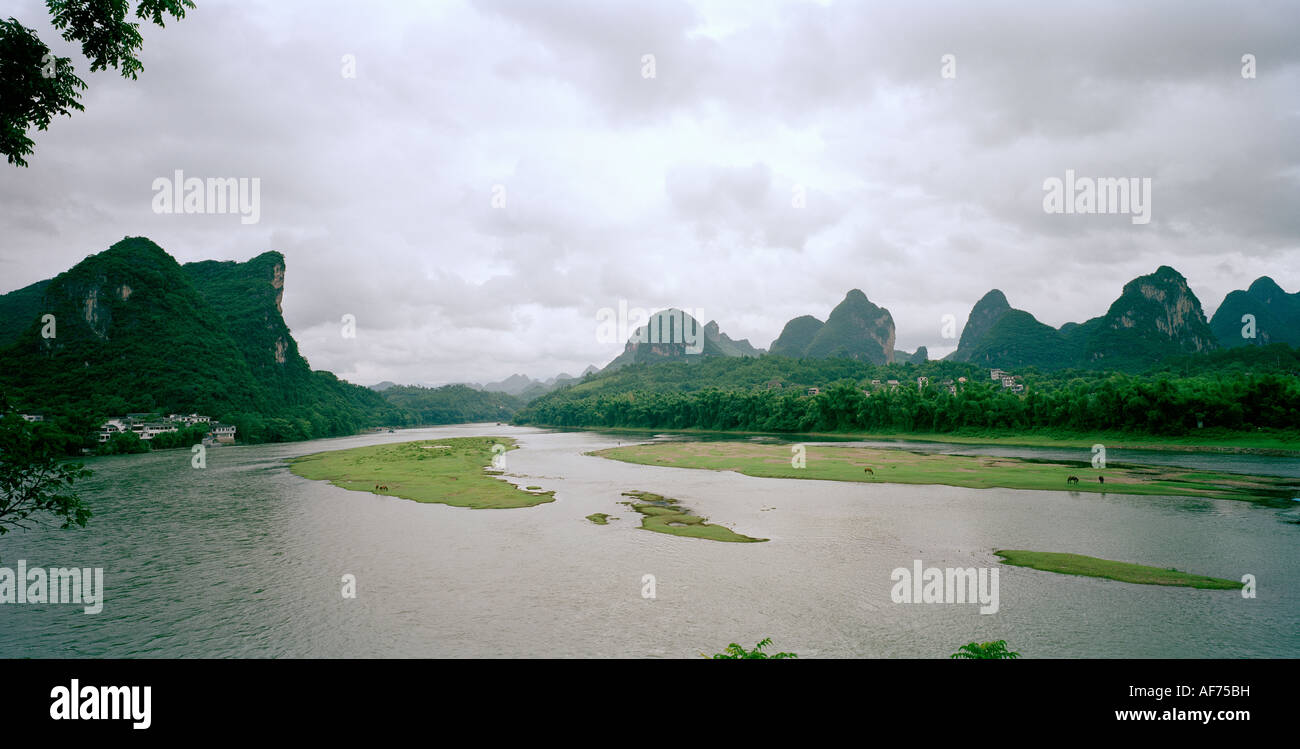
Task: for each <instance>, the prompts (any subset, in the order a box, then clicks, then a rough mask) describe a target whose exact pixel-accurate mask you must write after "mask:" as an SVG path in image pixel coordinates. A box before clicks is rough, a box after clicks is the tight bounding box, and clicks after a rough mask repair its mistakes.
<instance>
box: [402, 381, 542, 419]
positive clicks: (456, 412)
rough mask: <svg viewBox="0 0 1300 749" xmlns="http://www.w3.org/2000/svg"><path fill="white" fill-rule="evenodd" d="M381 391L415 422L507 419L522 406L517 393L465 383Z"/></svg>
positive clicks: (404, 387) (412, 386)
mask: <svg viewBox="0 0 1300 749" xmlns="http://www.w3.org/2000/svg"><path fill="white" fill-rule="evenodd" d="M382 393H383V397H384V398H385V399H386V400H387V401H388V402H389V403H391V404H393V405H394V406H396V407H398V408H401V409H402V410H404V411H406V412H408V413H409V414H411V417H412V419H413V421H414V423H416V424H465V423H469V422H475V421H510V420H511V419H513V418H514V416H515V414H516V413H517V412H518V411H519V409H520V407H522V406H523V401H522V400H521V399H520V398H519V397H517V396H514V395H511V394H509V393H501V392H491V391H484V390H475V389H474V388H472V387H469V386H468V385H444V386H442V387H438V388H426V387H418V386H414V385H391V386H389V387H386V388H384V390H383V391H382Z"/></svg>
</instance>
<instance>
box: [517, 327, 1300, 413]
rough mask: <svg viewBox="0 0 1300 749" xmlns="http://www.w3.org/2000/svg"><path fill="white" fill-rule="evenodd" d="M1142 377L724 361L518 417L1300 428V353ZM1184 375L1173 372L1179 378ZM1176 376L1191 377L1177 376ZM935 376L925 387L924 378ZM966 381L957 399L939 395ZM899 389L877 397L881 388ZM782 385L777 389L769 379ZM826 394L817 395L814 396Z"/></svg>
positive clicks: (660, 371) (631, 374) (1185, 366)
mask: <svg viewBox="0 0 1300 749" xmlns="http://www.w3.org/2000/svg"><path fill="white" fill-rule="evenodd" d="M1162 367H1163V368H1164V369H1162V370H1161V371H1153V372H1149V373H1146V374H1140V375H1132V374H1124V373H1115V372H1099V371H1090V370H1089V371H1084V370H1070V371H1065V372H1050V373H1044V372H1039V371H1037V370H1034V369H1027V370H1025V371H1024V372H1017V374H1021V375H1022V376H1023V383H1024V385H1025V391H1024V392H1023V393H1014V392H1012V391H1010V390H1008V389H1004V388H1002V387H1001V386H1000V384H998V383H994V382H992V381H991V380H990V379H989V375H988V370H986V369H982V368H979V367H977V366H975V365H971V364H965V363H959V362H927V363H925V364H919V365H918V364H910V363H909V364H890V365H885V366H872V365H870V364H866V363H862V362H855V361H851V360H847V359H826V360H810V359H799V360H795V359H787V358H785V357H779V356H765V357H762V358H759V359H712V360H705V361H702V362H699V363H698V364H694V365H687V364H675V363H666V364H658V365H653V366H647V365H636V366H631V367H627V368H625V369H624V370H621V371H619V372H616V373H610V374H605V375H601V376H598V377H594V378H591V379H590V380H588V381H587V382H584V383H582V384H579V385H576V386H573V387H569V388H564V389H561V390H558V391H556V392H553V393H550V394H548V395H545V396H543V397H541V398H539V399H537V400H536V401H533V402H532V403H531V404H529V406H528V407H527V408H525V409H524V410H523V411H521V412H520V414H519V416H518V417H517V421H519V422H520V423H527V424H541V425H552V426H575V427H576V426H602V427H647V428H656V429H710V430H747V431H768V432H834V431H854V432H937V433H949V432H956V431H962V430H987V429H1008V430H1012V429H1014V430H1024V429H1033V428H1043V429H1057V430H1063V431H1074V432H1088V431H1098V430H1124V431H1131V432H1136V433H1143V434H1152V435H1184V434H1188V433H1189V432H1192V431H1195V430H1198V429H1202V428H1204V429H1222V430H1232V431H1244V430H1256V429H1268V430H1295V429H1296V425H1297V424H1300V380H1297V377H1296V373H1297V372H1300V351H1297V350H1296V349H1293V348H1290V347H1288V346H1285V345H1282V344H1279V345H1275V346H1271V347H1263V348H1253V347H1250V348H1240V349H1233V350H1229V351H1222V352H1217V353H1215V354H1213V355H1210V356H1200V357H1186V358H1184V359H1179V360H1170V361H1169V362H1167V363H1166V364H1164V365H1162ZM1170 368H1172V371H1171V369H1170ZM1174 372H1178V373H1179V374H1175V373H1174ZM922 376H924V377H928V378H929V382H928V384H927V385H926V386H925V387H924V388H921V387H918V384H917V377H922ZM960 376H965V377H967V378H968V382H967V383H965V384H964V385H963V386H960V387H959V389H958V392H957V393H956V394H952V393H950V392H949V390H948V389H947V388H946V387H944V386H942V385H940V384H939V383H941V382H942V381H943V380H946V379H949V378H951V379H954V380H955V379H956V378H957V377H960ZM873 379H878V380H881V381H882V382H886V381H887V380H889V379H897V380H899V381H900V385H899V387H897V388H896V389H891V388H888V387H883V388H875V387H873V386H872V385H871V380H873ZM773 380H775V381H779V382H780V383H781V384H782V387H781V388H779V389H768V384H767V383H769V382H770V381H773ZM809 387H818V388H821V393H820V394H818V395H813V396H808V395H807V393H806V388H809Z"/></svg>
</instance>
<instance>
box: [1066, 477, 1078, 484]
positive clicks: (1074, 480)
mask: <svg viewBox="0 0 1300 749" xmlns="http://www.w3.org/2000/svg"><path fill="white" fill-rule="evenodd" d="M1065 483H1067V484H1077V483H1079V477H1078V476H1071V477H1070V478H1068V479H1066V480H1065Z"/></svg>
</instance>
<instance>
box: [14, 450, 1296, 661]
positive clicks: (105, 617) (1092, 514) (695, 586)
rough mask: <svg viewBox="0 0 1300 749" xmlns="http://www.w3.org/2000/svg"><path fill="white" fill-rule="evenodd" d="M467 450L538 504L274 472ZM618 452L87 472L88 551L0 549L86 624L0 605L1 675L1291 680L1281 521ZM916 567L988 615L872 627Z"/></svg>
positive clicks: (63, 610)
mask: <svg viewBox="0 0 1300 749" xmlns="http://www.w3.org/2000/svg"><path fill="white" fill-rule="evenodd" d="M471 435H500V436H509V437H514V438H515V439H517V440H519V442H520V445H521V449H519V450H514V451H511V452H509V453H508V454H507V456H506V457H507V478H508V479H509V480H511V481H513V482H516V483H519V484H522V485H525V486H529V485H537V486H541V487H542V488H543V489H553V490H555V492H556V495H555V496H556V501H555V502H552V503H549V504H545V505H540V506H537V507H533V508H527V509H516V510H470V509H464V508H455V507H448V506H444V505H435V504H419V503H416V502H411V501H407V500H402V499H396V498H391V497H380V496H375V495H371V494H367V493H362V492H351V491H346V490H343V489H339V488H336V487H333V486H331V485H329V484H328V483H326V482H320V481H308V480H306V479H302V478H299V477H297V476H294V475H292V474H291V473H289V470H288V467H287V464H286V463H285V461H284V459H285V458H288V457H292V456H297V455H304V454H307V453H312V452H319V451H321V450H332V449H342V448H347V447H354V446H359V445H366V444H377V443H381V442H399V441H408V440H412V439H428V438H436V437H455V436H471ZM640 439H644V437H641V438H640ZM627 441H628V437H626V436H624V435H618V434H610V433H596V432H548V431H542V430H536V429H530V428H520V427H508V426H495V425H460V426H449V427H437V428H429V429H412V430H403V431H400V432H398V433H395V434H387V433H385V434H371V435H362V436H356V437H346V438H337V439H329V440H316V441H313V442H304V443H294V444H288V445H253V446H227V447H220V448H216V449H211V450H209V451H208V454H207V467H206V468H204V469H194V468H192V467H191V466H190V453H189V452H188V451H184V450H173V451H160V452H156V453H150V454H146V455H130V456H114V457H107V458H96V459H93V460H90V461H88V462H87V465H88V467H90V468H92V469H93V470H94V471H95V475H94V477H93V478H91V479H89V480H88V481H86V482H85V484H84V486H83V487H82V496H83V498H84V499H85V500H86V501H87V502H88V504H89V505H90V506H91V508H92V509H93V510H94V512H95V516H94V518H93V519H92V520H91V522H90V525H89V526H88V527H86V528H84V529H77V530H59V529H57V528H41V529H37V530H34V531H27V532H23V531H17V532H13V533H10V534H8V535H5V536H0V566H3V567H10V568H12V567H15V566H16V562H17V560H19V559H24V560H26V562H27V565H28V567H37V566H40V567H70V566H78V567H102V568H104V574H105V583H104V584H105V589H106V592H105V602H104V608H103V611H102V612H101V613H99V614H94V615H90V614H85V613H83V612H82V608H81V607H80V606H76V605H71V604H69V605H51V604H44V605H40V604H2V605H0V657H4V658H15V657H162V656H166V657H232V656H234V657H286V656H288V657H380V656H387V657H479V656H481V657H530V656H537V657H698V656H699V654H700V653H701V652H704V653H713V652H716V651H718V650H720V649H721V648H723V647H724V646H726V645H727V643H730V642H740V643H742V644H745V645H746V646H752V645H753V643H755V642H756V641H758V640H759V639H761V638H763V637H771V638H772V639H773V640H774V646H775V647H776V648H777V649H780V650H787V651H793V652H796V653H798V654H799V656H800V657H801V658H809V657H918V658H935V657H946V656H947V655H948V654H949V653H952V652H953V651H954V650H955V649H956V648H957V647H958V646H960V645H962V644H964V643H967V642H970V641H972V640H977V641H986V640H993V639H1005V640H1007V641H1008V643H1009V644H1010V646H1011V647H1012V649H1014V650H1017V651H1019V652H1020V653H1021V654H1022V655H1023V656H1025V657H1066V658H1072V657H1197V658H1233V657H1291V658H1294V657H1300V627H1297V626H1296V623H1297V618H1298V617H1297V615H1298V614H1300V554H1298V553H1297V541H1298V540H1300V524H1296V523H1294V522H1288V521H1289V520H1292V519H1293V513H1288V512H1285V511H1280V510H1278V509H1276V508H1270V507H1264V506H1259V505H1253V504H1249V503H1244V502H1234V501H1226V500H1207V499H1199V498H1186V497H1140V496H1128V495H1117V494H1109V495H1099V494H1090V493H1073V494H1072V493H1069V492H1037V491H1020V490H1007V489H981V490H977V489H961V488H954V487H946V486H906V485H891V484H883V483H881V484H876V483H872V484H854V483H841V482H828V481H824V482H819V481H796V480H789V479H762V478H753V477H748V476H743V475H739V474H735V473H729V472H713V471H698V470H690V469H677V468H663V467H656V466H639V465H632V464H627V463H619V462H615V461H609V460H605V459H602V458H597V457H592V456H588V455H584V453H585V452H587V451H590V450H595V449H600V448H603V447H609V446H613V445H615V444H618V443H620V442H622V443H624V444H626V443H627ZM949 447H950V448H951V449H952V450H953V451H956V452H972V450H971V448H970V447H969V446H949ZM933 448H934V446H933V445H931V446H930V449H933ZM1017 450H1020V449H1019V448H1017ZM1022 452H1023V451H1022ZM1029 453H1031V454H1030V455H1029V457H1048V456H1046V455H1044V454H1041V453H1039V454H1033V453H1032V451H1029ZM1087 457H1088V456H1087V454H1086V453H1085V454H1083V455H1081V456H1079V455H1076V456H1075V459H1082V460H1086V459H1087ZM1126 457H1128V459H1129V460H1132V457H1131V456H1126ZM1111 459H1112V460H1118V458H1117V457H1112V458H1111ZM1178 459H1179V460H1186V459H1191V460H1197V461H1201V462H1200V463H1197V464H1198V465H1204V466H1206V467H1220V468H1222V469H1224V470H1232V469H1231V468H1229V466H1231V465H1237V466H1239V465H1241V463H1240V458H1239V457H1238V456H1218V455H1198V456H1194V457H1192V458H1188V457H1187V456H1185V455H1180V456H1178ZM1268 465H1273V466H1274V467H1272V468H1268V467H1266V466H1268ZM1250 466H1251V468H1252V470H1256V471H1258V472H1259V473H1274V474H1287V471H1288V467H1289V465H1288V464H1286V463H1285V462H1281V461H1279V462H1277V463H1276V464H1269V463H1268V462H1267V461H1266V462H1265V463H1262V464H1261V463H1258V462H1255V461H1251V462H1250ZM633 489H641V490H646V491H651V492H656V493H659V494H664V495H667V496H671V497H676V498H678V499H680V500H681V501H682V503H683V504H684V505H686V506H687V507H689V508H691V509H692V510H693V511H695V512H696V513H697V514H700V515H703V516H705V517H707V518H709V519H710V521H711V522H715V523H720V524H723V525H726V526H728V527H731V528H732V529H734V530H736V531H737V532H739V533H743V534H745V535H749V536H756V537H761V538H768V539H771V540H770V541H768V542H766V543H756V544H733V543H719V542H714V541H708V540H703V539H692V538H681V537H676V536H669V535H664V534H658V533H650V532H646V531H642V530H639V529H637V525H638V524H639V522H640V516H639V515H637V514H636V513H634V512H632V511H631V510H630V509H628V508H626V507H624V506H622V505H620V504H618V502H619V501H620V500H623V499H624V497H622V496H621V494H622V492H624V491H629V490H633ZM595 512H604V513H609V514H610V515H611V516H612V517H615V518H618V519H617V520H611V521H610V524H609V525H607V526H597V525H593V524H592V523H590V522H589V521H587V520H586V519H585V516H586V515H589V514H591V513H595ZM1003 548H1010V549H1033V550H1040V551H1064V552H1075V553H1080V554H1087V555H1091V556H1096V557H1102V558H1106V559H1116V560H1123V561H1129V562H1137V563H1142V564H1149V565H1153V566H1159V567H1177V568H1178V569H1180V570H1183V571H1187V572H1193V573H1197V574H1205V575H1212V576H1215V577H1226V578H1230V579H1240V577H1241V576H1242V575H1244V574H1251V575H1254V576H1255V579H1256V581H1257V597H1255V598H1253V599H1246V598H1243V597H1242V596H1241V594H1240V593H1239V592H1236V591H1210V590H1194V589H1188V588H1168V587H1159V586H1146V585H1131V584H1126V583H1120V582H1115V581H1110V580H1101V579H1096V578H1086V577H1072V576H1066V575H1057V574H1053V573H1049V572H1040V571H1036V570H1029V569H1023V568H1016V567H1007V566H1002V565H999V564H998V560H997V558H996V557H995V556H993V554H992V552H993V550H995V549H1003ZM915 560H921V562H922V563H923V565H924V566H925V567H939V568H948V567H976V568H978V567H989V568H994V567H996V568H998V569H999V602H998V603H999V606H998V611H997V613H995V614H987V615H985V614H980V613H979V606H978V605H971V604H962V603H953V604H944V603H928V604H926V603H916V604H899V603H894V602H893V601H892V600H891V596H890V591H891V588H892V587H893V586H894V581H892V580H891V572H892V571H893V570H894V569H896V568H908V569H911V568H912V567H913V564H914V562H915ZM343 575H354V576H355V578H356V587H357V595H356V597H355V598H353V599H348V598H344V597H343V595H342V594H341V589H342V587H343V585H342V582H341V578H342V576H343ZM646 575H653V576H654V597H653V598H647V597H645V596H644V593H646V592H648V591H647V585H646V583H645V582H644V581H645V579H646V578H645V576H646Z"/></svg>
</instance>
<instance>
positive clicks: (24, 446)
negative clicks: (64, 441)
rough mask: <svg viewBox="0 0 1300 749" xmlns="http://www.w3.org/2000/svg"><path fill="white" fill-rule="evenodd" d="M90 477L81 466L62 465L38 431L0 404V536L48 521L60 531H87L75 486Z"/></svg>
mask: <svg viewBox="0 0 1300 749" xmlns="http://www.w3.org/2000/svg"><path fill="white" fill-rule="evenodd" d="M90 475H91V472H90V471H89V470H87V469H86V468H84V467H83V466H82V465H81V464H80V463H66V462H61V461H60V460H59V451H58V448H57V444H56V443H52V442H51V441H50V440H47V439H45V438H44V437H43V436H42V434H41V429H40V427H39V426H38V425H35V424H30V423H28V422H27V421H26V420H24V419H23V418H22V417H21V416H19V415H18V413H17V412H15V411H12V410H9V409H8V408H6V407H4V404H3V403H0V536H2V535H4V534H5V533H8V532H9V531H10V530H11V529H13V528H22V529H27V528H30V527H32V525H35V524H36V523H38V522H39V521H40V520H41V519H42V516H46V515H49V516H53V517H54V518H55V519H56V520H58V521H61V527H63V528H71V527H72V526H74V525H76V526H80V527H85V525H86V522H87V521H88V520H90V516H91V512H90V509H89V508H88V507H86V506H85V505H84V504H83V503H82V501H81V498H80V497H79V496H78V495H77V492H76V491H75V489H74V488H73V485H74V484H75V483H76V482H77V481H80V480H82V479H85V478H88V477H89V476H90Z"/></svg>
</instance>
